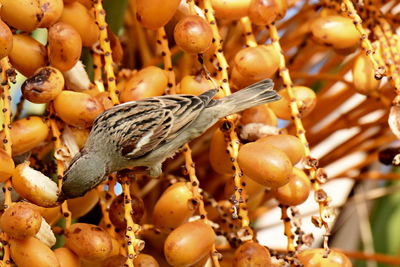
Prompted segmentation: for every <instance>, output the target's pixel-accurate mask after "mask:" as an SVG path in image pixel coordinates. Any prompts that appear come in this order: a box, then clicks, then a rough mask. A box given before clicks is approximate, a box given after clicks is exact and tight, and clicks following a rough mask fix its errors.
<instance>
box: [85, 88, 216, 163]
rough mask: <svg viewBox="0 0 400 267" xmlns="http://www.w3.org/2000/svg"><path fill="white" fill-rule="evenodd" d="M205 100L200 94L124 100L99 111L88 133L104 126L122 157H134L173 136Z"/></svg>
mask: <svg viewBox="0 0 400 267" xmlns="http://www.w3.org/2000/svg"><path fill="white" fill-rule="evenodd" d="M209 101H210V99H208V100H207V99H206V98H205V96H204V95H202V96H199V97H197V96H193V95H167V96H159V97H152V98H147V99H143V100H139V101H133V102H128V103H124V104H121V105H118V106H115V107H113V108H111V109H109V110H107V111H106V112H104V113H103V114H101V115H100V116H99V117H98V118H97V119H96V120H95V122H94V126H93V128H92V133H91V135H93V139H94V138H95V136H96V135H97V134H96V133H99V132H100V131H104V129H107V131H108V133H109V138H112V140H113V142H115V144H116V146H117V147H120V148H121V154H122V155H123V156H125V157H127V158H129V159H134V158H138V157H141V156H143V155H145V154H147V153H148V152H150V151H153V150H155V149H156V148H157V147H158V145H159V144H160V143H162V142H166V141H169V140H171V139H173V138H174V137H175V136H176V135H177V134H179V133H180V132H181V131H182V130H183V129H185V127H187V126H188V125H190V123H192V122H193V121H194V120H195V119H196V118H197V116H198V115H199V114H200V112H201V111H202V110H203V109H204V106H205V105H207V103H208V102H209ZM102 134H104V133H102Z"/></svg>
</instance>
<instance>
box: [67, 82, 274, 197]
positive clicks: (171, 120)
mask: <svg viewBox="0 0 400 267" xmlns="http://www.w3.org/2000/svg"><path fill="white" fill-rule="evenodd" d="M216 93H217V90H216V89H213V90H209V91H207V92H205V93H204V94H202V95H200V96H193V95H165V96H159V97H152V98H147V99H143V100H139V101H132V102H128V103H124V104H121V105H117V106H115V107H113V108H111V109H109V110H107V111H105V112H104V113H102V114H101V115H99V117H98V118H97V119H96V120H95V121H94V124H93V128H92V130H91V132H90V135H89V138H88V140H87V142H86V144H85V147H84V148H83V149H82V151H81V152H80V153H79V154H78V155H76V156H75V157H74V159H73V160H72V162H71V164H70V166H69V167H68V169H67V171H66V172H65V175H64V183H63V187H62V194H61V196H60V200H63V199H68V198H74V197H78V196H81V195H83V194H84V193H86V192H87V191H88V190H90V189H92V188H93V187H95V186H96V185H98V184H99V183H101V182H102V181H104V179H105V176H106V175H107V174H109V173H111V172H114V171H118V170H120V169H123V168H127V167H135V166H146V167H148V169H149V174H150V175H151V176H159V175H160V174H161V164H162V162H164V160H165V159H166V158H168V157H171V156H173V155H174V153H176V151H177V150H178V149H179V148H181V147H182V146H183V145H184V144H185V143H187V142H189V141H191V140H193V139H194V138H196V137H197V136H199V135H200V134H202V133H203V132H204V131H206V130H207V129H208V128H209V127H211V126H212V125H213V124H214V123H216V122H217V121H218V120H219V119H220V118H222V117H225V116H228V115H230V114H232V113H236V112H239V111H242V110H244V109H247V108H250V107H253V106H257V105H260V104H264V103H267V102H271V101H276V100H278V99H279V98H280V97H279V95H277V94H276V92H275V91H274V90H273V82H272V81H271V80H269V79H267V80H264V81H261V82H258V83H256V84H254V85H251V86H249V87H247V88H245V89H242V90H240V91H238V92H236V93H234V94H232V95H230V96H227V97H224V98H222V99H219V100H214V99H212V97H213V96H214V95H215V94H216Z"/></svg>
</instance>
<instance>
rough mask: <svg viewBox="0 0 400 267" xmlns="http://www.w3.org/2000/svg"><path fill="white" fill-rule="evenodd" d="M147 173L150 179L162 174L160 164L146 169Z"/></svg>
mask: <svg viewBox="0 0 400 267" xmlns="http://www.w3.org/2000/svg"><path fill="white" fill-rule="evenodd" d="M148 173H149V176H150V177H159V176H160V175H161V173H162V168H161V163H157V164H155V165H153V166H151V167H148Z"/></svg>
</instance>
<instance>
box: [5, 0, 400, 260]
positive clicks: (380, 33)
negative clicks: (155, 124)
mask: <svg viewBox="0 0 400 267" xmlns="http://www.w3.org/2000/svg"><path fill="white" fill-rule="evenodd" d="M110 2H112V1H111V0H104V4H106V5H108V6H111V7H116V6H119V4H118V5H117V4H116V3H112V4H110ZM121 2H125V6H123V8H121V9H120V10H117V11H118V12H117V13H116V12H112V11H115V10H113V9H112V8H111V9H110V12H109V13H107V12H106V10H105V9H104V7H103V1H102V0H35V1H32V0H18V1H16V0H0V6H1V7H0V65H1V68H0V69H1V70H0V73H1V77H0V80H1V86H0V93H1V99H0V108H1V110H2V116H0V122H1V125H0V126H1V127H0V141H1V142H2V146H1V147H0V183H1V186H2V189H3V190H2V192H0V201H2V203H0V204H1V205H0V206H1V208H2V209H1V217H0V228H1V233H0V238H1V241H3V242H2V244H3V246H2V250H3V253H2V254H1V255H2V258H1V259H0V265H1V266H10V264H11V263H15V264H16V265H17V266H20V267H31V266H49V267H50V266H51V267H56V266H60V267H67V266H68V267H76V266H85V267H91V266H104V267H105V266H130V267H131V266H136V267H137V266H150V267H152V266H154V267H156V266H199V267H200V266H211V265H212V266H236V267H242V266H283V265H284V264H287V265H291V266H301V265H302V266H307V267H313V266H333V267H334V266H351V262H350V260H349V258H348V257H347V256H346V255H345V254H346V253H342V252H340V251H339V250H335V249H330V248H329V246H328V237H329V235H330V234H331V232H330V228H331V222H332V221H333V220H334V211H333V209H332V208H331V207H330V206H329V204H330V201H331V199H332V198H335V195H328V194H327V193H326V192H325V191H324V188H323V187H322V185H323V184H324V183H325V182H327V180H329V179H328V178H338V177H341V176H346V177H352V178H355V179H357V178H360V177H361V176H362V174H363V175H364V176H365V177H369V176H368V175H369V174H370V173H367V174H368V175H367V174H365V173H364V170H365V169H367V167H368V166H370V165H371V164H372V163H374V162H376V161H377V155H378V152H379V150H380V149H381V147H382V146H385V145H386V144H388V143H389V142H391V141H393V140H395V139H396V138H400V124H399V123H398V118H399V116H400V114H399V112H400V108H399V106H400V97H399V96H398V94H399V92H400V71H399V66H400V51H399V47H400V37H399V36H398V35H397V34H396V29H398V27H399V20H398V19H396V14H395V13H393V12H394V11H393V9H394V6H395V4H393V7H392V8H390V7H387V5H386V4H385V3H386V2H387V1H372V2H366V1H361V2H360V1H358V2H356V1H350V0H342V1H336V2H335V1H319V2H316V3H314V2H309V1H300V0H229V1H228V0H199V1H194V0H187V1H180V0H169V1H159V0H126V1H121ZM389 2H391V1H389ZM392 2H393V1H392ZM361 3H362V4H361ZM383 6H385V9H382V7H383ZM107 11H108V10H107ZM115 14H118V16H116V15H115ZM119 18H123V20H124V23H123V26H122V27H120V28H119V29H118V31H116V30H115V29H111V28H110V27H109V26H108V24H107V22H108V23H109V24H110V25H111V24H112V22H113V19H119ZM113 30H114V32H113ZM87 51H90V53H86V52H87ZM91 69H92V71H91ZM384 76H387V77H388V79H386V78H385V79H382V78H383V77H384ZM349 77H350V78H349ZM266 78H270V79H272V80H273V81H274V83H275V88H274V89H275V90H276V91H278V93H279V95H280V96H281V99H280V100H279V101H276V102H273V103H269V104H265V105H261V106H257V107H253V108H250V109H247V110H245V111H243V112H241V113H240V114H235V115H231V116H229V117H226V118H224V119H222V120H221V121H220V122H219V123H217V124H216V125H215V126H213V127H212V128H211V129H209V130H208V131H207V132H205V133H204V134H203V135H202V136H200V137H199V138H197V139H196V140H194V141H193V142H191V143H190V144H186V145H185V146H184V147H183V149H182V151H180V153H177V154H176V155H175V157H174V158H172V159H168V160H167V161H166V162H165V163H164V165H163V174H162V176H161V177H159V179H157V180H156V179H151V178H149V177H148V176H147V175H146V173H144V172H142V170H141V169H140V168H136V169H129V170H123V171H121V172H118V173H113V174H110V176H109V177H108V179H107V181H106V182H105V183H104V184H102V185H100V186H99V187H98V188H96V189H94V190H92V191H90V192H88V193H87V194H86V195H85V196H83V197H80V198H76V199H69V200H66V201H65V202H64V203H61V204H60V203H57V199H58V196H59V192H60V190H61V188H62V183H63V174H64V170H65V168H66V167H67V166H68V164H69V162H70V161H71V159H72V158H73V156H74V155H75V154H76V153H77V152H78V151H79V149H81V148H82V147H83V146H84V144H85V141H86V139H87V137H88V134H89V132H90V129H91V127H92V125H93V121H94V120H95V118H96V117H97V116H98V115H99V114H101V113H102V112H104V111H105V110H107V109H109V108H111V107H113V106H115V105H118V104H120V103H125V102H129V101H135V100H140V99H143V98H147V97H154V96H160V95H164V94H175V93H177V94H193V95H199V94H201V93H203V92H205V91H207V90H209V89H212V88H217V89H219V92H218V93H217V94H216V96H215V99H219V98H222V97H224V96H226V95H229V94H231V92H234V91H238V90H241V89H242V88H244V87H246V86H248V85H250V84H253V83H255V82H258V81H260V80H263V79H266ZM381 79H382V80H381ZM359 94H361V95H363V96H364V98H362V101H361V103H360V104H358V103H357V104H353V105H352V106H351V107H350V108H347V109H346V108H343V105H344V104H346V103H347V104H348V103H350V102H352V103H354V99H356V98H357V97H358V99H359V98H360V95H359ZM15 95H21V100H20V101H18V99H16V98H14V99H13V98H12V96H15ZM392 101H393V102H392ZM27 102H29V103H30V104H31V105H35V104H41V105H44V106H45V110H44V111H43V112H39V113H35V114H32V113H30V112H31V110H29V105H26V103H27ZM14 104H15V105H16V108H15V109H14ZM11 111H13V112H11ZM369 114H380V115H379V116H377V118H374V119H373V120H372V121H371V120H370V121H368V118H366V117H367V115H369ZM387 118H389V124H388V122H387ZM350 128H351V129H356V130H357V132H358V133H357V134H355V135H354V136H352V137H350V138H349V139H347V140H344V141H343V142H342V143H341V144H340V145H337V146H336V147H335V148H334V149H330V148H327V151H326V153H325V154H323V156H322V157H321V158H320V159H316V158H314V157H313V156H312V153H311V149H312V148H313V147H315V146H317V145H319V147H321V146H322V145H321V144H324V141H325V140H326V139H328V138H329V137H331V136H332V135H333V134H334V133H335V132H337V131H340V130H343V129H350ZM110 138H113V137H111V136H110ZM328 149H329V151H328ZM355 152H357V153H362V154H363V155H364V158H363V159H362V160H361V162H358V163H356V164H353V165H351V164H350V165H351V166H350V167H347V168H344V169H343V170H341V171H340V172H339V174H337V175H335V177H328V176H327V173H326V171H325V170H324V169H323V167H326V166H328V165H329V164H331V163H333V162H335V161H337V160H339V159H341V158H343V157H344V156H347V155H349V154H352V153H355ZM395 154H396V155H389V156H387V155H386V157H385V163H393V164H394V165H396V164H397V165H399V164H400V161H399V157H400V156H399V155H397V153H395ZM382 157H383V156H382ZM388 158H389V159H388ZM380 175H381V176H379V177H390V175H391V174H390V173H389V174H380ZM372 176H373V175H372V174H371V177H372ZM374 177H376V175H375V176H374ZM312 191H313V192H312ZM313 194H314V196H313ZM309 198H313V199H314V200H315V202H316V204H317V206H318V214H317V215H315V216H313V217H312V219H311V220H312V222H313V223H314V225H315V226H316V227H320V228H324V231H325V234H324V240H323V243H322V244H321V247H322V248H318V249H309V248H308V246H309V242H307V241H306V238H305V236H306V233H304V231H303V230H302V228H301V225H300V224H299V221H300V220H299V217H300V215H299V214H298V211H297V209H296V208H295V206H298V205H300V204H302V203H304V202H305V201H306V200H307V199H309ZM96 207H98V208H96ZM271 207H278V208H280V210H281V217H282V224H283V226H284V232H283V233H282V235H285V236H286V238H287V247H286V249H285V250H282V251H277V250H275V249H274V248H267V247H265V246H264V244H260V243H259V242H258V240H257V234H258V229H257V228H254V224H253V223H254V222H256V221H257V219H259V218H260V217H261V215H265V214H268V212H269V211H270V209H271ZM88 217H90V220H88ZM59 222H64V224H63V225H64V226H63V227H60V226H57V225H60V224H57V223H59ZM56 238H57V240H58V241H59V242H57V245H56V247H55V246H54V245H55V243H56Z"/></svg>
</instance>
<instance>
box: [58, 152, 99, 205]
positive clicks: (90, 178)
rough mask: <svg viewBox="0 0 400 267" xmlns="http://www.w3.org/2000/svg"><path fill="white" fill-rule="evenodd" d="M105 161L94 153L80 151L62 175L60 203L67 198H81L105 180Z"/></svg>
mask: <svg viewBox="0 0 400 267" xmlns="http://www.w3.org/2000/svg"><path fill="white" fill-rule="evenodd" d="M106 174H107V171H106V164H105V161H104V160H102V159H101V158H100V157H99V156H98V155H97V154H96V153H90V152H87V151H85V150H82V151H81V152H80V153H78V154H77V155H76V156H75V157H74V158H73V159H72V161H71V164H70V165H69V166H68V169H67V170H66V172H65V173H64V177H63V185H62V188H61V192H60V195H59V198H58V201H59V202H62V201H64V200H66V199H69V198H76V197H80V196H83V195H84V194H85V193H86V192H88V191H89V190H91V189H92V188H94V187H95V186H97V185H98V184H100V183H101V182H102V181H104V180H105V178H106V176H105V175H106Z"/></svg>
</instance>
